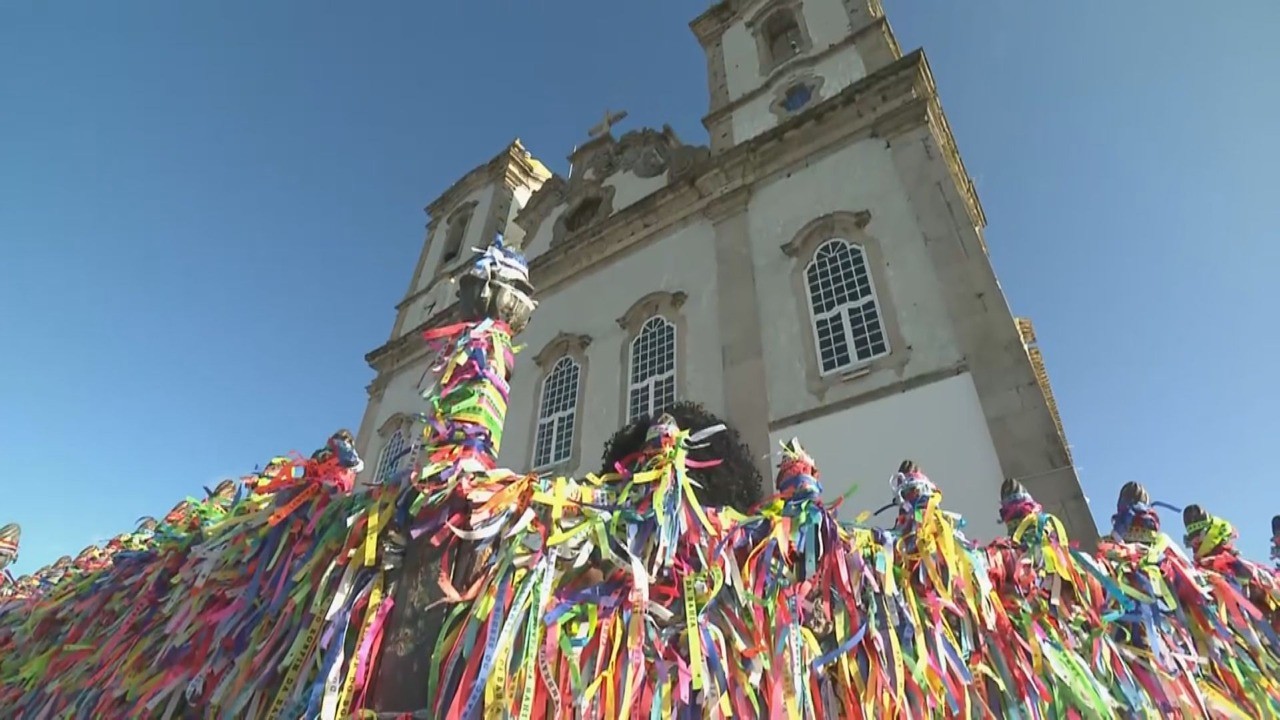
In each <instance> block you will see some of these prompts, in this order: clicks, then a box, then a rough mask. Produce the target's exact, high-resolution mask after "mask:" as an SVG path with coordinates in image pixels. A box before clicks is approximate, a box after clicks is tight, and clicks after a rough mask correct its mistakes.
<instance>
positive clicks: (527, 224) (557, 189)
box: [515, 175, 569, 244]
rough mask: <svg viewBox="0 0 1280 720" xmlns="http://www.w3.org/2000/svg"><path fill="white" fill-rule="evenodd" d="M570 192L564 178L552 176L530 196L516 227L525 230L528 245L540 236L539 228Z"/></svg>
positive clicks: (516, 218) (516, 221)
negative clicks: (535, 237)
mask: <svg viewBox="0 0 1280 720" xmlns="http://www.w3.org/2000/svg"><path fill="white" fill-rule="evenodd" d="M568 190H569V185H568V183H566V182H565V180H564V178H562V177H560V176H559V175H552V176H551V178H550V179H548V180H547V181H546V182H545V183H543V184H542V187H540V188H538V189H537V191H535V192H534V193H533V195H531V196H529V201H528V202H526V203H525V204H524V207H523V208H521V209H520V212H519V213H517V214H516V217H515V223H516V225H519V226H520V227H521V228H522V229H523V230H524V238H525V243H526V244H527V243H529V242H530V241H532V240H533V238H534V236H535V235H537V234H538V228H539V227H541V225H542V223H543V221H545V220H546V219H547V218H548V217H550V215H551V212H552V211H553V210H555V209H556V208H557V207H559V206H560V205H561V204H563V203H564V201H565V198H566V197H567V196H568Z"/></svg>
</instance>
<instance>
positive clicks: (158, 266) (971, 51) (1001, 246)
mask: <svg viewBox="0 0 1280 720" xmlns="http://www.w3.org/2000/svg"><path fill="white" fill-rule="evenodd" d="M885 4H886V7H887V10H888V12H889V13H890V19H891V21H892V22H893V25H894V28H895V30H896V32H897V34H898V38H899V40H900V42H901V43H902V45H903V46H904V48H908V49H909V48H915V47H919V46H924V47H925V48H926V51H927V52H928V54H929V58H930V61H931V63H932V66H933V69H934V72H935V75H936V76H937V80H938V84H939V86H940V89H941V93H942V97H943V101H944V104H945V107H946V110H947V113H948V117H949V118H950V121H951V124H952V126H953V128H954V130H955V133H956V136H957V138H958V141H959V144H960V148H961V151H962V152H963V153H964V157H965V161H966V163H967V165H968V167H969V170H970V172H971V173H972V175H973V176H974V179H975V181H976V182H977V184H978V188H979V192H980V194H981V197H982V201H983V203H984V206H985V208H986V211H987V215H988V217H989V220H990V227H989V228H988V235H987V237H988V241H989V244H990V247H991V250H992V254H993V257H994V260H995V263H996V267H997V270H998V272H999V274H1000V278H1001V281H1002V283H1003V285H1004V288H1005V289H1006V291H1007V293H1008V294H1009V297H1010V299H1011V301H1012V303H1013V305H1014V308H1015V311H1016V312H1018V313H1020V314H1023V315H1027V316H1030V317H1031V318H1033V319H1034V321H1035V323H1036V328H1037V330H1038V333H1039V336H1040V341H1041V345H1042V347H1043V349H1044V352H1045V354H1046V357H1047V361H1048V365H1049V371H1050V374H1051V377H1052V380H1053V382H1054V386H1055V390H1056V393H1057V396H1058V400H1059V403H1060V404H1061V407H1062V411H1063V415H1064V419H1065V422H1066V427H1067V432H1068V435H1069V438H1070V441H1071V443H1072V445H1073V447H1074V451H1075V456H1076V459H1077V462H1078V465H1079V466H1080V472H1081V476H1082V478H1083V482H1084V484H1085V489H1086V492H1087V493H1088V494H1089V495H1090V497H1091V498H1092V500H1093V507H1094V511H1095V514H1096V515H1097V516H1098V517H1099V519H1101V520H1105V519H1106V518H1107V517H1108V516H1109V515H1110V512H1111V510H1112V508H1113V502H1114V498H1115V495H1116V492H1117V490H1118V488H1119V486H1120V485H1121V484H1122V483H1123V482H1124V481H1126V480H1129V479H1138V480H1142V481H1144V482H1146V483H1148V484H1149V486H1150V487H1151V488H1152V489H1153V490H1154V493H1155V494H1156V495H1157V496H1158V497H1159V498H1161V499H1163V500H1167V501H1169V502H1172V503H1176V504H1183V503H1189V502H1196V501H1199V502H1202V503H1205V504H1208V505H1209V507H1210V509H1211V510H1214V511H1218V512H1220V513H1223V514H1226V515H1227V516H1228V517H1230V518H1231V519H1232V520H1233V521H1234V522H1235V523H1236V524H1237V525H1238V526H1239V527H1240V530H1241V533H1242V535H1243V538H1244V545H1245V547H1246V549H1247V551H1249V552H1250V554H1252V555H1253V556H1254V557H1256V558H1258V559H1263V558H1265V552H1266V547H1267V538H1268V536H1269V522H1270V517H1271V515H1272V514H1274V513H1278V512H1280V489H1277V484H1276V482H1275V481H1274V478H1273V477H1272V476H1273V474H1274V473H1275V470H1274V468H1273V458H1274V456H1275V448H1276V447H1277V442H1276V436H1277V435H1280V421H1277V419H1276V413H1275V410H1274V406H1275V404H1276V401H1277V394H1278V393H1277V390H1276V385H1275V382H1274V379H1273V375H1272V367H1273V366H1274V358H1275V357H1276V356H1277V354H1278V353H1280V323H1278V322H1276V320H1275V314H1276V311H1277V310H1280V291H1277V289H1276V286H1275V284H1274V277H1275V269H1276V267H1277V266H1280V249H1278V248H1280V246H1278V245H1277V243H1276V242H1275V234H1276V230H1277V227H1280V202H1277V200H1276V190H1275V188H1276V183H1275V180H1274V173H1275V169H1276V168H1277V167H1280V135H1278V134H1277V131H1276V118H1277V117H1280V83H1276V82H1275V81H1274V79H1275V78H1276V77H1277V75H1280V51H1277V50H1275V49H1274V48H1275V46H1274V42H1273V40H1274V37H1273V33H1274V29H1275V28H1276V27H1280V4H1277V3H1275V2H1272V1H1271V0H1235V1H1234V2H1230V3H1218V4H1216V5H1214V6H1213V7H1212V8H1210V6H1209V5H1206V4H1205V3H1203V2H1191V0H1178V1H1176V2H1175V1H1173V0H1166V1H1164V2H1156V1H1155V0H1144V1H1140V0H1134V1H1131V2H1120V3H1116V2H1110V3H1104V2H1102V1H1101V0H1086V1H1083V2H1074V3H1049V2H1027V1H1024V0H980V1H970V2H950V1H948V2H943V1H942V0H912V1H908V0H885ZM72 5H74V6H75V8H74V9H72ZM705 7H706V4H705V3H701V2H697V3H695V2H687V3H677V2H654V3H602V2H595V3H588V2H585V1H582V0H557V1H556V2H553V3H552V2H544V3H524V2H497V1H496V0H475V1H473V2H467V3H422V2H408V1H407V0H396V1H390V2H379V3H360V4H350V3H347V4H337V3H321V4H317V3H304V2H301V0H290V1H283V0H278V1H275V2H270V3H261V2H249V1H248V0H229V1H226V2H218V3H195V2H183V3H144V2H135V1H130V2H123V1H122V2H112V3H89V2H85V3H74V4H68V3H42V2H35V1H34V0H19V1H18V2H8V3H5V4H4V6H3V8H0V68H2V69H0V458H2V460H0V489H2V490H0V491H2V493H3V494H2V495H0V497H2V498H3V499H2V500H0V523H2V522H5V521H17V522H20V523H21V524H22V525H23V527H24V537H23V544H24V548H23V555H22V559H21V560H20V562H19V563H18V565H17V566H16V567H15V568H14V569H15V570H16V571H19V572H22V571H30V570H32V569H34V568H36V567H38V566H39V565H42V564H44V563H46V562H50V561H52V560H53V559H55V558H56V557H57V556H58V555H61V554H64V553H66V554H75V553H76V552H77V551H79V550H80V549H81V548H83V547H84V546H85V545H87V544H89V543H90V542H92V541H95V540H101V539H104V538H106V537H108V536H110V535H112V534H115V533H117V532H120V531H122V530H126V529H129V528H131V527H132V526H133V522H134V520H135V519H136V518H137V517H139V516H140V515H143V514H156V515H158V514H162V513H163V512H165V511H166V510H167V509H168V508H169V507H171V506H172V505H173V504H174V503H175V502H177V501H178V500H179V499H181V498H182V497H184V496H185V495H187V494H191V493H195V492H197V491H198V490H199V488H200V486H201V485H203V484H211V483H212V482H214V481H216V480H217V479H219V478H220V477H223V476H225V475H227V474H240V473H241V472H244V471H247V470H250V469H252V468H253V467H254V465H255V464H258V463H260V462H262V461H263V460H265V459H266V458H268V457H269V456H271V455H274V454H278V453H281V452H287V451H289V450H298V451H302V452H310V451H311V450H313V449H314V448H315V447H316V446H318V444H319V443H321V442H323V440H324V438H325V437H327V435H328V434H329V433H330V432H331V431H333V430H334V429H335V428H337V427H339V426H343V425H347V426H350V427H352V428H353V429H354V428H355V427H356V426H357V425H358V423H359V421H360V415H361V412H362V409H363V407H364V402H365V394H364V390H363V388H364V386H365V385H366V384H367V382H368V381H369V380H370V379H371V373H370V371H369V370H368V368H367V367H366V366H365V364H364V362H363V360H362V357H363V355H364V353H365V352H366V351H368V350H371V349H373V348H374V347H376V346H378V345H379V344H381V343H382V342H383V341H384V340H385V337H386V333H387V332H388V331H389V329H390V325H391V322H392V320H393V306H394V304H395V302H396V301H397V300H398V299H399V298H400V297H401V295H402V293H403V291H404V288H405V285H406V283H407V282H408V280H409V277H410V275H411V273H412V268H413V263H414V262H415V260H416V258H417V253H418V250H419V247H420V243H421V242H422V235H423V226H424V224H425V217H424V215H423V212H422V207H423V206H424V205H425V204H426V203H427V202H429V201H430V200H431V199H432V198H434V197H435V196H436V195H437V194H439V193H440V192H441V191H442V190H444V189H445V188H446V187H448V186H449V184H450V183H451V182H452V181H453V180H454V179H455V178H456V177H457V176H459V175H460V174H462V173H463V172H465V171H467V170H468V169H470V168H471V167H473V166H474V165H476V164H478V163H480V162H482V161H484V160H485V159H487V158H489V157H491V156H492V155H493V154H495V153H496V152H497V151H498V150H499V149H500V148H501V147H502V146H503V145H504V144H505V143H506V142H508V141H509V140H510V139H511V138H513V137H515V136H519V137H521V138H522V139H523V140H524V142H525V144H526V146H527V147H529V148H530V149H531V150H532V151H533V152H534V153H535V154H537V155H539V156H540V157H541V158H542V159H543V160H544V161H545V162H547V163H548V164H549V165H550V166H552V167H553V169H556V170H559V171H564V170H565V166H566V162H565V160H564V157H565V156H566V155H567V154H568V153H569V151H570V150H571V148H572V147H573V144H574V143H575V142H576V141H580V140H581V139H582V138H583V137H585V133H586V130H587V128H589V127H590V126H591V125H592V124H593V123H595V122H596V121H597V120H598V119H599V118H600V116H601V114H602V112H603V111H604V109H605V108H606V107H609V108H625V109H627V110H629V111H630V113H631V116H630V118H629V119H628V120H627V122H626V124H625V125H624V126H623V127H622V128H621V129H623V130H625V129H627V128H633V127H638V126H640V125H650V126H661V124H662V123H670V124H671V125H672V126H673V127H675V128H676V130H677V131H678V132H679V133H680V134H681V135H682V136H683V137H684V138H685V139H686V140H687V141H694V142H705V141H706V137H705V132H704V131H703V129H702V126H701V124H700V118H701V116H702V114H703V113H704V112H705V111H706V108H707V99H706V86H705V65H704V60H703V57H702V54H701V50H700V49H699V48H698V46H697V43H696V42H695V40H694V38H693V36H692V33H691V32H690V31H689V30H688V28H687V23H688V21H689V20H690V19H692V18H693V17H694V16H695V15H696V14H697V13H698V12H700V11H701V10H702V9H703V8H705ZM428 8H431V9H428ZM1268 446H1271V447H1272V450H1270V451H1268V450H1267V449H1266V448H1267V447H1268ZM933 472H934V474H935V475H937V476H939V479H941V480H942V481H943V482H944V483H945V469H941V468H940V469H936V470H934V471H933ZM1165 524H1166V527H1167V529H1169V530H1170V531H1171V532H1173V533H1174V534H1175V536H1177V535H1179V534H1180V533H1181V522H1180V520H1179V519H1177V518H1174V517H1172V516H1168V515H1167V516H1166V523H1165Z"/></svg>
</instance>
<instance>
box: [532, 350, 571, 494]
mask: <svg viewBox="0 0 1280 720" xmlns="http://www.w3.org/2000/svg"><path fill="white" fill-rule="evenodd" d="M581 379H582V367H581V366H580V365H578V362H577V361H576V360H574V359H573V358H571V357H562V358H560V359H559V360H557V361H556V364H555V365H554V366H553V367H552V368H551V372H550V373H548V374H547V377H546V379H545V380H543V381H542V401H541V403H539V405H538V430H537V433H536V434H535V436H534V440H533V466H534V468H539V469H541V468H545V467H550V466H552V465H555V464H556V463H561V462H564V461H565V460H568V459H569V458H570V457H571V456H572V455H573V432H574V421H575V418H576V415H577V412H578V385H579V383H580V382H581Z"/></svg>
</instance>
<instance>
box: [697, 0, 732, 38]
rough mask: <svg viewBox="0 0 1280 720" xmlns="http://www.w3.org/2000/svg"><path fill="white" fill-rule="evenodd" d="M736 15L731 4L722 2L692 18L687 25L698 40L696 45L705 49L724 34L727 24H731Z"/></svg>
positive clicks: (724, 0)
mask: <svg viewBox="0 0 1280 720" xmlns="http://www.w3.org/2000/svg"><path fill="white" fill-rule="evenodd" d="M737 15H738V13H737V12H736V11H735V10H734V9H733V4H732V3H731V2H729V0H722V1H721V2H718V3H716V4H715V5H712V6H711V7H709V8H707V10H706V12H704V13H702V14H701V15H699V16H698V17H696V18H694V19H693V21H692V22H690V23H689V29H690V30H692V31H693V34H694V36H695V37H697V38H698V43H699V44H701V45H702V47H704V48H705V47H707V46H709V45H711V44H712V43H714V42H715V41H716V40H718V39H719V38H720V36H721V35H723V34H724V31H725V29H726V28H728V27H729V24H730V23H732V22H733V20H734V18H735V17H737Z"/></svg>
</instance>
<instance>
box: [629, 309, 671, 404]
mask: <svg viewBox="0 0 1280 720" xmlns="http://www.w3.org/2000/svg"><path fill="white" fill-rule="evenodd" d="M629 379H630V382H629V383H628V386H627V421H628V422H630V421H632V420H635V419H636V418H638V417H641V416H642V415H648V414H652V413H654V412H657V411H660V410H662V409H663V408H665V407H667V406H668V405H670V404H671V403H673V402H675V400H676V326H675V325H674V324H672V323H671V322H669V321H668V320H667V319H666V318H664V317H662V316H661V315H655V316H653V317H651V318H649V319H648V320H646V321H645V323H644V325H643V326H642V327H641V329H640V333H639V334H638V335H636V338H635V340H632V341H631V367H630V374H629Z"/></svg>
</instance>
